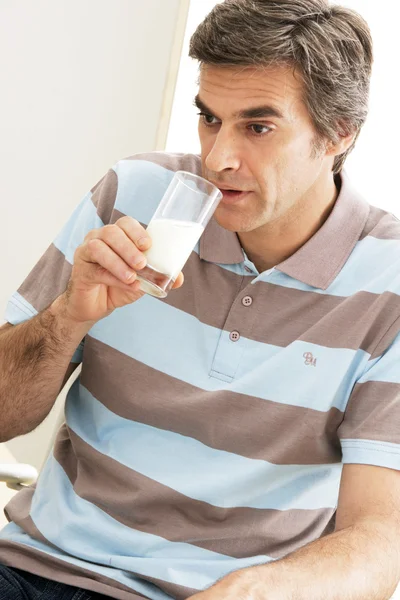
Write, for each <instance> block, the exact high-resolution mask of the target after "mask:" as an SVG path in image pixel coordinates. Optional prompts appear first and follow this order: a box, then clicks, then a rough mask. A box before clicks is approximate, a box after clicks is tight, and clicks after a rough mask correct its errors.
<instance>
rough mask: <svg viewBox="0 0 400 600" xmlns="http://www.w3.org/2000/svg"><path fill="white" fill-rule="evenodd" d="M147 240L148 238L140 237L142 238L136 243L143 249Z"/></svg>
mask: <svg viewBox="0 0 400 600" xmlns="http://www.w3.org/2000/svg"><path fill="white" fill-rule="evenodd" d="M148 240H149V238H148V237H142V238H140V239H139V240H138V242H137V243H138V246H140V248H144V247H145V246H147V244H148Z"/></svg>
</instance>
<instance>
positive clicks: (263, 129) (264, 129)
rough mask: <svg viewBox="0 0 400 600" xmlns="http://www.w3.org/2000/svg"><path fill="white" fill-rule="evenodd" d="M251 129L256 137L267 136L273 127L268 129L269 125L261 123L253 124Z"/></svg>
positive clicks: (250, 126)
mask: <svg viewBox="0 0 400 600" xmlns="http://www.w3.org/2000/svg"><path fill="white" fill-rule="evenodd" d="M249 128H250V130H251V131H252V133H253V134H254V135H256V136H261V135H265V134H267V133H268V132H269V131H272V128H271V127H268V125H262V124H261V123H253V124H252V125H249Z"/></svg>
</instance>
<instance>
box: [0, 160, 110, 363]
mask: <svg viewBox="0 0 400 600" xmlns="http://www.w3.org/2000/svg"><path fill="white" fill-rule="evenodd" d="M117 188H118V183H117V175H116V173H115V171H114V170H113V169H110V170H109V171H108V173H107V174H106V175H105V176H104V177H103V178H102V179H101V180H100V181H99V182H98V183H97V184H96V185H95V186H94V188H93V189H92V190H91V191H90V192H88V193H87V194H86V196H85V197H84V198H83V200H82V201H81V202H80V204H79V205H78V206H77V208H76V209H75V210H74V212H73V213H72V215H71V217H70V218H69V220H68V221H67V223H66V224H65V226H64V227H63V228H62V230H61V232H60V233H59V234H58V236H57V237H56V238H55V240H54V241H53V242H52V243H51V244H50V246H49V247H48V248H47V250H46V252H45V253H44V254H43V256H42V257H41V258H40V259H39V261H38V262H37V264H36V265H35V266H34V268H33V269H32V271H31V272H30V273H29V275H28V276H27V278H26V279H25V280H24V282H23V283H22V285H21V286H20V287H19V288H18V290H17V291H16V292H14V294H13V295H12V296H11V298H10V299H9V302H8V304H7V307H6V312H5V316H4V318H5V320H6V321H8V322H9V323H11V324H12V325H18V324H19V323H22V322H23V321H27V320H28V319H30V318H32V317H34V316H35V315H37V314H38V313H39V312H41V311H42V310H44V309H45V308H47V307H48V306H49V305H50V304H51V303H52V302H53V301H54V300H55V299H56V298H57V297H58V296H60V295H61V294H62V293H63V292H64V291H65V290H66V288H67V285H68V281H69V279H70V276H71V271H72V265H73V261H74V254H75V250H76V249H77V247H78V246H80V245H81V244H82V242H83V241H84V238H85V236H86V235H87V233H89V231H91V230H92V229H98V228H100V227H102V226H103V225H105V224H106V223H108V222H110V218H111V213H112V210H113V207H114V204H115V199H116V194H117ZM83 346H84V340H82V342H81V344H80V345H79V347H78V348H77V350H76V352H75V353H74V355H73V357H72V359H71V362H78V363H79V362H81V361H82V353H83Z"/></svg>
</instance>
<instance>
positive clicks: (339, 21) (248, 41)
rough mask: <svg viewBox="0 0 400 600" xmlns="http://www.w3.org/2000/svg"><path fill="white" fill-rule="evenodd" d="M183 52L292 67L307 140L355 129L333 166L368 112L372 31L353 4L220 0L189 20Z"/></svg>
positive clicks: (230, 62)
mask: <svg viewBox="0 0 400 600" xmlns="http://www.w3.org/2000/svg"><path fill="white" fill-rule="evenodd" d="M189 56H190V57H191V58H195V59H197V60H199V61H200V64H209V65H216V66H223V65H225V66H234V65H242V66H247V65H253V66H278V65H289V66H292V67H294V68H295V69H296V70H297V71H298V72H299V73H300V75H301V77H302V79H303V83H304V98H303V101H304V103H305V105H306V107H307V110H308V112H309V115H310V117H311V119H312V121H313V124H314V127H315V130H316V143H315V148H316V149H318V148H319V149H321V148H322V143H323V142H324V140H330V141H331V142H333V143H337V142H338V141H339V139H340V137H341V136H345V135H348V134H351V133H353V134H355V138H354V141H353V143H352V145H351V146H350V148H349V149H348V150H347V151H346V152H344V153H343V154H340V155H339V156H336V157H335V161H334V165H333V171H334V173H335V174H336V173H339V172H340V171H341V169H342V167H343V164H344V162H345V160H346V158H347V156H348V154H349V153H350V152H351V150H352V149H353V147H354V145H355V141H356V139H357V137H358V135H359V133H360V130H361V127H362V126H363V124H364V123H365V120H366V118H367V113H368V98H369V84H370V77H371V68H372V63H373V54H372V39H371V33H370V30H369V27H368V25H367V23H366V22H365V20H364V19H363V18H362V17H361V16H360V15H359V14H358V13H357V12H355V11H353V10H350V9H348V8H345V7H343V6H336V5H332V6H330V5H328V4H327V2H326V1H325V0H225V2H222V3H220V4H217V5H216V6H215V7H214V8H213V10H212V11H211V12H210V13H209V14H208V15H207V17H206V18H205V19H204V21H203V22H202V23H200V25H199V26H198V27H197V29H196V31H195V33H194V34H193V36H192V38H191V40H190V50H189Z"/></svg>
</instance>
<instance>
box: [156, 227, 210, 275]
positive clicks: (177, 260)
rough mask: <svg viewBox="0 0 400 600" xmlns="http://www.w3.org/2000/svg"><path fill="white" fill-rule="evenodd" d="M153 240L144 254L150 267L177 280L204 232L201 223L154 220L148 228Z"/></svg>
mask: <svg viewBox="0 0 400 600" xmlns="http://www.w3.org/2000/svg"><path fill="white" fill-rule="evenodd" d="M146 231H147V233H148V234H149V236H150V237H151V239H152V242H153V243H152V246H151V248H150V250H147V251H146V252H144V254H145V256H146V258H147V262H148V264H149V266H150V267H153V268H154V269H157V271H160V273H164V275H168V276H170V277H172V278H176V277H177V276H178V275H179V272H180V271H181V269H182V267H183V265H184V264H185V262H186V260H187V259H188V257H189V255H190V253H191V251H192V250H193V248H194V247H195V245H196V243H197V241H198V240H199V238H200V236H201V234H202V233H203V231H204V227H203V225H201V223H193V222H191V221H177V220H175V219H154V220H153V221H151V222H150V223H149V225H148V227H147V230H146Z"/></svg>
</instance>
